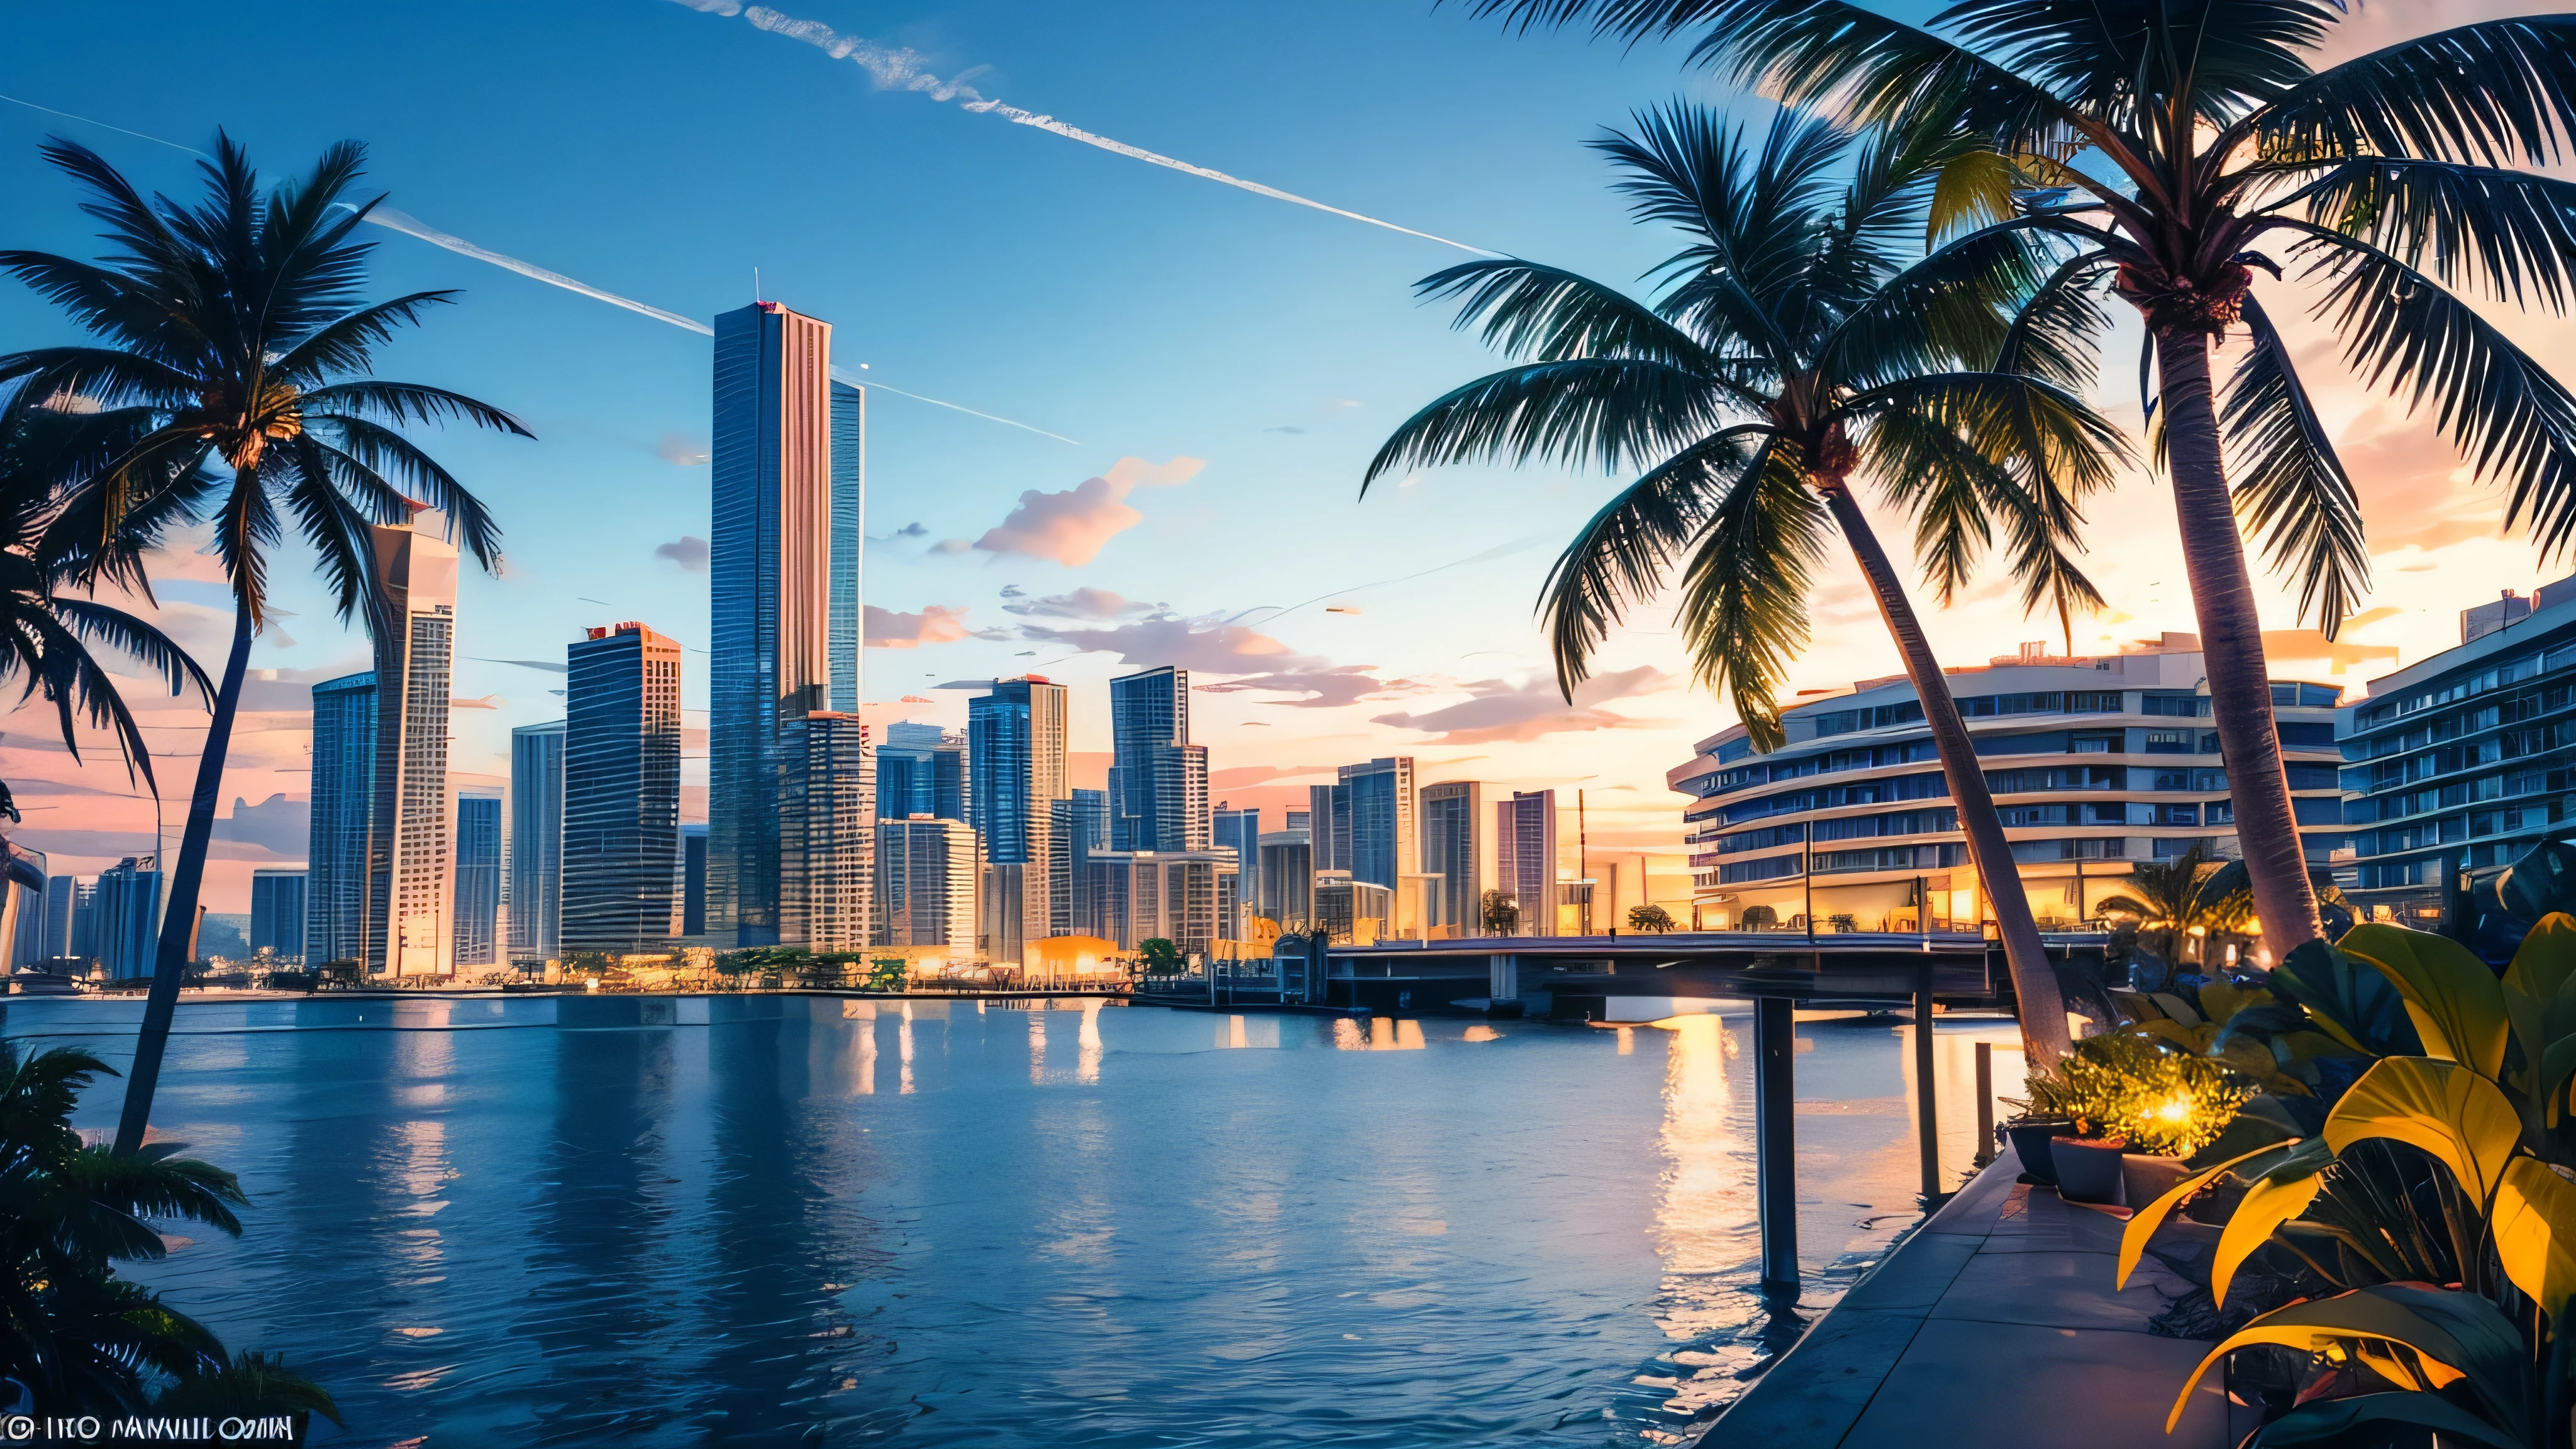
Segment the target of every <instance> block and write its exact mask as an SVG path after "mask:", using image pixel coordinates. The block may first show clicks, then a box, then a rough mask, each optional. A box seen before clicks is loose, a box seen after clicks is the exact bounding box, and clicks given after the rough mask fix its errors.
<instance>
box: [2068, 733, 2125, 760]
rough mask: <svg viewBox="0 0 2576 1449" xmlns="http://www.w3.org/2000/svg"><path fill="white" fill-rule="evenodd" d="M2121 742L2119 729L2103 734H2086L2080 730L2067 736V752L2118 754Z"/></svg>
mask: <svg viewBox="0 0 2576 1449" xmlns="http://www.w3.org/2000/svg"><path fill="white" fill-rule="evenodd" d="M2121 744H2122V738H2121V735H2120V732H2119V731H2117V730H2112V731H2110V732H2108V733H2101V734H2084V733H2081V732H2078V733H2076V734H2072V735H2069V736H2067V738H2066V749H2067V753H2069V754H2075V755H2111V754H2117V753H2119V750H2120V746H2121Z"/></svg>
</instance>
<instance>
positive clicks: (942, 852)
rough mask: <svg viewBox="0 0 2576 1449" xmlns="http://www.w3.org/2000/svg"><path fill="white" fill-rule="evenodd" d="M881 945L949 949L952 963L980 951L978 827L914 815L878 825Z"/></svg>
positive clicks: (878, 937)
mask: <svg viewBox="0 0 2576 1449" xmlns="http://www.w3.org/2000/svg"><path fill="white" fill-rule="evenodd" d="M876 865H877V870H876V898H877V908H876V930H875V937H876V944H878V945H882V946H946V947H949V948H951V957H950V959H952V960H959V961H963V960H968V959H971V958H972V957H973V955H974V952H975V935H976V916H977V915H978V914H979V912H978V911H977V909H976V901H975V884H976V877H977V872H978V865H977V862H976V859H975V830H974V827H972V826H970V825H968V824H966V823H965V822H964V821H962V820H942V819H939V818H937V817H935V816H930V815H915V816H913V817H912V818H911V819H909V820H887V821H883V822H881V823H880V824H879V825H878V826H877V861H876Z"/></svg>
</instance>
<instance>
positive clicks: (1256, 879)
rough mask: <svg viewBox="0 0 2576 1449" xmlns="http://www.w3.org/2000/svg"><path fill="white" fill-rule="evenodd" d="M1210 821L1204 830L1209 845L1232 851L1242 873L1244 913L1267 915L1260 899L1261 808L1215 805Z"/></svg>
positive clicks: (1220, 803)
mask: <svg viewBox="0 0 2576 1449" xmlns="http://www.w3.org/2000/svg"><path fill="white" fill-rule="evenodd" d="M1210 818H1211V819H1212V821H1213V822H1214V823H1213V824H1212V825H1211V826H1210V828H1209V831H1208V839H1209V843H1210V844H1211V845H1213V846H1215V847H1216V848H1218V849H1224V850H1232V851H1233V852H1234V858H1235V862H1236V864H1237V865H1238V866H1239V867H1240V868H1241V870H1242V876H1241V885H1242V890H1241V895H1242V898H1243V899H1242V905H1243V909H1244V910H1245V911H1246V912H1247V913H1259V914H1263V915H1267V914H1268V912H1266V911H1263V910H1262V896H1261V807H1259V806H1257V805H1255V806H1248V807H1246V808H1244V809H1241V810H1236V809H1233V808H1231V807H1230V806H1228V805H1227V804H1225V803H1223V802H1219V804H1218V805H1217V807H1216V810H1215V812H1214V814H1213V815H1212V816H1211V817H1210Z"/></svg>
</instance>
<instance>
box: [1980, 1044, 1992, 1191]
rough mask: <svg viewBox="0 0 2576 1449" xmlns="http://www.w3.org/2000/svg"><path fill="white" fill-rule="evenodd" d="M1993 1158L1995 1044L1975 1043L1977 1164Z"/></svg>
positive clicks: (1981, 1164) (1990, 1160)
mask: <svg viewBox="0 0 2576 1449" xmlns="http://www.w3.org/2000/svg"><path fill="white" fill-rule="evenodd" d="M1994 1160H1995V1044H1994V1043H1993V1042H1990V1041H1981V1042H1979V1043H1977V1166H1979V1167H1983V1166H1985V1165H1986V1164H1987V1163H1989V1162H1992V1161H1994Z"/></svg>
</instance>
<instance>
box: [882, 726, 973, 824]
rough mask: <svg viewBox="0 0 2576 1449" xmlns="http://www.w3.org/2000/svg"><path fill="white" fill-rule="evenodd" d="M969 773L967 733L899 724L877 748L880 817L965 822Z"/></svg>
mask: <svg viewBox="0 0 2576 1449" xmlns="http://www.w3.org/2000/svg"><path fill="white" fill-rule="evenodd" d="M968 773H969V772H968V770H967V765H966V735H965V733H964V732H963V731H960V730H943V729H941V728H940V727H939V726H937V725H926V724H914V723H912V722H910V721H909V720H897V721H896V722H895V723H893V724H890V725H888V726H886V731H885V740H884V742H883V743H881V744H879V745H878V746H877V815H878V817H879V818H881V819H885V820H907V819H910V818H911V817H913V816H915V815H931V816H936V817H938V818H939V819H942V820H964V819H966V818H967V807H966V799H967V794H968V790H967V782H966V777H967V775H968Z"/></svg>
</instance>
